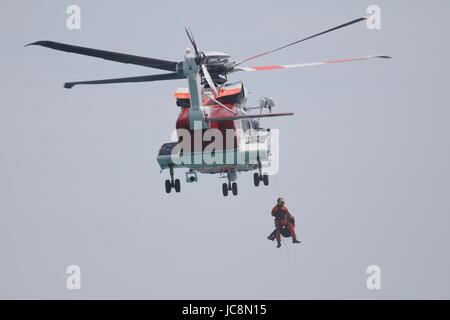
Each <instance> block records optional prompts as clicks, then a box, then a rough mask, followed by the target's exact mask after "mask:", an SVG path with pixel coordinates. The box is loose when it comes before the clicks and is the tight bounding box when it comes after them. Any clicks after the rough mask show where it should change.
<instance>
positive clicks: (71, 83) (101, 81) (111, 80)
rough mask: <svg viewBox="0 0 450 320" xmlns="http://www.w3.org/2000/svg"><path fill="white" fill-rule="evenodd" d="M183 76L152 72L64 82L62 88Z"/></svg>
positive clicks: (171, 78) (180, 77) (169, 78)
mask: <svg viewBox="0 0 450 320" xmlns="http://www.w3.org/2000/svg"><path fill="white" fill-rule="evenodd" d="M184 78H185V77H184V76H180V75H178V74H177V73H164V74H152V75H148V76H137V77H128V78H115V79H104V80H89V81H76V82H66V83H65V84H64V88H67V89H71V88H72V87H73V86H76V85H79V84H107V83H127V82H150V81H161V80H175V79H184Z"/></svg>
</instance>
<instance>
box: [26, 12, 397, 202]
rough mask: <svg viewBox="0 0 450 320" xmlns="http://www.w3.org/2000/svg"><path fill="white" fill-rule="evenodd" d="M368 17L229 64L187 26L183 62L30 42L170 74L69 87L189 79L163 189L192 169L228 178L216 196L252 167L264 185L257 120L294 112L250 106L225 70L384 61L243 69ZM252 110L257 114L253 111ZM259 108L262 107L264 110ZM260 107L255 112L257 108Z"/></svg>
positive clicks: (268, 153) (265, 146) (266, 142)
mask: <svg viewBox="0 0 450 320" xmlns="http://www.w3.org/2000/svg"><path fill="white" fill-rule="evenodd" d="M368 18H370V16H364V17H360V18H357V19H354V20H352V21H349V22H347V23H344V24H341V25H338V26H336V27H333V28H330V29H327V30H325V31H322V32H319V33H316V34H313V35H311V36H308V37H305V38H302V39H300V40H296V41H294V42H291V43H288V44H285V45H283V46H280V47H277V48H275V49H272V50H268V51H264V52H262V53H259V54H256V55H253V56H251V57H248V58H245V59H243V60H240V61H232V60H231V59H230V58H231V56H230V55H228V54H226V53H223V52H206V53H204V52H203V51H200V50H199V47H198V46H197V43H196V41H195V39H194V36H193V34H192V31H191V30H190V29H189V28H186V27H185V32H186V34H187V37H188V39H189V42H190V44H191V45H192V49H193V50H192V49H191V48H187V49H186V52H185V55H184V60H182V61H168V60H161V59H155V58H150V57H142V56H136V55H130V54H124V53H118V52H112V51H105V50H99V49H93V48H87V47H81V46H75V45H70V44H64V43H59V42H54V41H46V40H45V41H37V42H33V43H30V44H28V45H27V46H29V45H37V46H42V47H47V48H50V49H54V50H59V51H65V52H70V53H76V54H81V55H86V56H91V57H96V58H101V59H105V60H110V61H115V62H120V63H126V64H133V65H139V66H144V67H148V68H154V69H159V70H164V71H168V72H166V73H161V74H152V75H145V76H136V77H125V78H114V79H102V80H89V81H76V82H67V83H65V84H64V87H65V88H67V89H70V88H72V87H74V86H77V85H93V84H111V83H131V82H151V81H165V80H177V79H187V85H188V86H187V87H182V88H177V89H176V92H175V99H176V104H177V106H178V107H180V113H179V116H178V119H177V121H176V135H177V137H176V139H175V140H176V141H175V142H168V143H164V144H163V145H162V146H161V148H160V149H159V151H158V154H157V162H158V164H159V166H160V168H161V172H162V171H163V170H166V169H167V170H169V174H170V178H169V179H166V180H165V184H164V186H165V191H166V193H170V192H171V191H172V189H174V190H175V192H177V193H178V192H180V190H181V182H180V179H178V178H177V179H175V176H174V169H177V168H184V169H187V172H186V173H185V181H186V183H194V182H197V181H198V175H197V173H202V174H206V173H209V174H219V175H220V177H222V178H225V179H227V182H224V183H222V194H223V195H224V196H227V195H228V194H229V192H230V191H231V193H232V194H233V195H237V194H238V188H237V182H236V180H237V173H241V172H245V171H256V172H254V173H253V183H254V185H255V186H256V187H257V186H259V185H260V184H261V183H262V184H264V185H266V186H267V185H269V173H268V170H266V169H265V168H267V167H269V166H270V164H271V161H272V160H273V156H274V154H273V141H272V138H273V135H272V133H271V129H270V128H262V127H260V122H259V121H260V119H261V118H268V117H280V116H292V115H294V113H292V112H284V113H272V108H273V107H274V106H275V102H274V101H273V99H272V98H270V97H263V98H261V99H259V100H258V101H257V102H256V103H254V104H250V105H248V104H247V90H246V88H245V87H244V84H243V83H242V82H233V83H229V82H228V75H229V74H231V73H235V72H255V71H266V70H277V69H290V68H302V67H310V66H317V65H325V64H335V63H343V62H352V61H362V60H369V59H374V58H390V57H389V56H386V55H373V56H366V57H360V58H352V59H345V60H332V61H322V62H314V63H302V64H288V65H272V66H256V67H255V66H245V65H243V64H245V63H247V62H249V61H251V60H254V59H256V58H259V57H262V56H265V55H268V54H271V53H273V52H276V51H279V50H282V49H285V48H287V47H290V46H293V45H296V44H299V43H301V42H304V41H307V40H309V39H312V38H315V37H318V36H321V35H324V34H326V33H329V32H332V31H335V30H338V29H341V28H344V27H347V26H350V25H353V24H356V23H358V22H362V21H365V20H367V19H368ZM255 110H256V111H257V112H256V113H255V112H254V111H255ZM263 110H268V112H264V113H263ZM258 111H259V112H258Z"/></svg>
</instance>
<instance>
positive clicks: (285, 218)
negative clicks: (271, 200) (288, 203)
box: [267, 198, 300, 248]
mask: <svg viewBox="0 0 450 320" xmlns="http://www.w3.org/2000/svg"><path fill="white" fill-rule="evenodd" d="M284 203H285V201H284V199H283V198H278V199H277V205H276V206H275V207H274V208H273V209H272V212H271V214H272V216H273V217H275V230H274V231H273V232H272V233H271V234H270V235H269V236H268V237H267V239H269V240H272V241H273V240H274V239H277V248H279V247H281V235H283V237H286V238H288V237H292V243H300V241H298V240H297V235H296V234H295V218H294V217H293V216H292V215H291V214H290V212H289V210H288V208H286V207H285V206H284Z"/></svg>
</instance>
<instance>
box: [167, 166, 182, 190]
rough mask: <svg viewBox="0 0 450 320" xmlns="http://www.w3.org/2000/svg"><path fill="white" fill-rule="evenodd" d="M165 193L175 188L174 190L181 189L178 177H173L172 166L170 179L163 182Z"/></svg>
mask: <svg viewBox="0 0 450 320" xmlns="http://www.w3.org/2000/svg"><path fill="white" fill-rule="evenodd" d="M165 189H166V193H170V192H171V191H172V189H175V192H177V193H178V192H180V191H181V183H180V179H174V178H173V168H170V180H169V179H167V180H166V182H165Z"/></svg>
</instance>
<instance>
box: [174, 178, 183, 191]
mask: <svg viewBox="0 0 450 320" xmlns="http://www.w3.org/2000/svg"><path fill="white" fill-rule="evenodd" d="M174 188H175V192H180V190H181V186H180V179H175V184H174Z"/></svg>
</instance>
